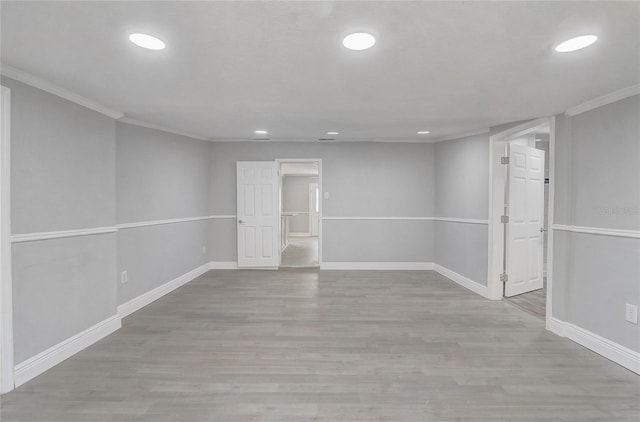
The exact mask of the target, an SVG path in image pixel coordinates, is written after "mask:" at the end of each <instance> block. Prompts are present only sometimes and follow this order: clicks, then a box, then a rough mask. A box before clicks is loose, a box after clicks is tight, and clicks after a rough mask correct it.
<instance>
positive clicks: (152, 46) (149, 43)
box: [129, 34, 165, 50]
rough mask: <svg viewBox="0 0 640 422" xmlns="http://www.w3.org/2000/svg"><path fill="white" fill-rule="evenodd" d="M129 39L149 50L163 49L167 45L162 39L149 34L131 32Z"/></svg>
mask: <svg viewBox="0 0 640 422" xmlns="http://www.w3.org/2000/svg"><path fill="white" fill-rule="evenodd" d="M129 41H131V42H132V43H134V44H135V45H137V46H138V47H142V48H146V49H147V50H163V49H164V47H165V46H164V42H163V41H162V40H161V39H158V38H156V37H154V36H151V35H147V34H131V35H129Z"/></svg>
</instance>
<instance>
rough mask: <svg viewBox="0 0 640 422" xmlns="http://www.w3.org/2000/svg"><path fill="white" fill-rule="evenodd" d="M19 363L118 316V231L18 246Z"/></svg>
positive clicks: (15, 268)
mask: <svg viewBox="0 0 640 422" xmlns="http://www.w3.org/2000/svg"><path fill="white" fill-rule="evenodd" d="M12 254H13V256H12V259H13V260H12V263H13V311H14V316H13V318H14V319H13V324H14V333H13V335H14V350H15V363H16V364H17V363H20V362H23V361H24V360H26V359H28V358H30V357H32V356H34V355H36V354H38V353H40V352H42V351H44V350H46V349H48V348H49V347H51V346H54V345H56V344H58V343H59V342H61V341H63V340H66V339H68V338H69V337H72V336H74V335H76V334H78V333H79V332H81V331H83V330H85V329H87V328H89V327H91V326H92V325H94V324H97V323H98V322H100V321H103V320H105V319H106V318H108V317H110V316H112V315H115V314H116V302H117V292H116V284H115V279H116V274H115V268H116V236H115V234H114V233H108V234H101V235H94V236H80V237H71V238H63V239H52V240H44V241H37V242H25V243H16V244H14V245H13V248H12Z"/></svg>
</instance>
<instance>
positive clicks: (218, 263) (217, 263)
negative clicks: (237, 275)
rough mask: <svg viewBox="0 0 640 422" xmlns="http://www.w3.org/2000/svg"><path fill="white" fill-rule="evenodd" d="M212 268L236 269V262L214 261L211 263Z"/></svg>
mask: <svg viewBox="0 0 640 422" xmlns="http://www.w3.org/2000/svg"><path fill="white" fill-rule="evenodd" d="M211 269H212V270H237V269H238V263H237V262H235V261H214V262H212V263H211Z"/></svg>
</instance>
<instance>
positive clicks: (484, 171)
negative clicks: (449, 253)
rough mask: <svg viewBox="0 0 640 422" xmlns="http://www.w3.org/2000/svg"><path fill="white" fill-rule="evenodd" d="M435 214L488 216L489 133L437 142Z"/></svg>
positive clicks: (468, 216) (485, 217)
mask: <svg viewBox="0 0 640 422" xmlns="http://www.w3.org/2000/svg"><path fill="white" fill-rule="evenodd" d="M435 148H436V160H435V183H436V185H435V186H436V216H438V217H449V218H452V217H454V218H471V219H484V220H486V219H487V218H488V213H489V199H488V198H489V135H488V134H483V135H477V136H471V137H468V138H462V139H457V140H451V141H446V142H440V143H437V144H436V147H435Z"/></svg>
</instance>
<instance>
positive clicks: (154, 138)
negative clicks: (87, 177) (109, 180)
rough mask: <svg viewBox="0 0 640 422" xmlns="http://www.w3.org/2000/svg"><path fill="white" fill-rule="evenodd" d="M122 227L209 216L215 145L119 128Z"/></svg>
mask: <svg viewBox="0 0 640 422" xmlns="http://www.w3.org/2000/svg"><path fill="white" fill-rule="evenodd" d="M116 134H117V142H118V143H117V159H116V165H117V171H116V176H117V195H118V209H117V212H118V223H134V222H139V221H150V220H165V219H172V218H183V217H200V216H206V215H210V210H211V204H210V197H209V195H210V179H211V177H210V170H211V169H210V155H209V148H210V146H211V145H210V143H208V142H205V141H199V140H195V139H191V138H186V137H184V136H178V135H173V134H170V133H166V132H161V131H158V130H154V129H147V128H143V127H139V126H134V125H130V124H125V123H118V124H117V127H116Z"/></svg>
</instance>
